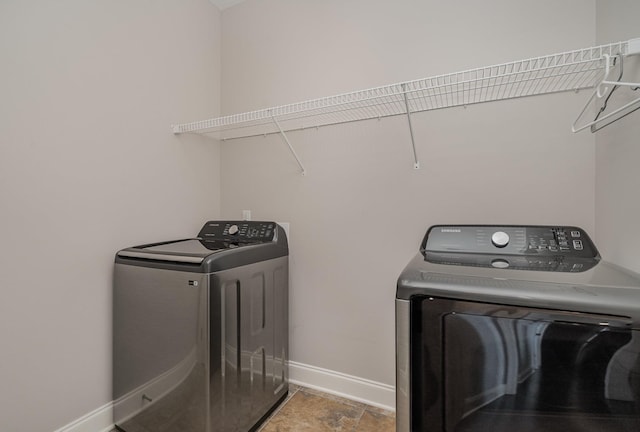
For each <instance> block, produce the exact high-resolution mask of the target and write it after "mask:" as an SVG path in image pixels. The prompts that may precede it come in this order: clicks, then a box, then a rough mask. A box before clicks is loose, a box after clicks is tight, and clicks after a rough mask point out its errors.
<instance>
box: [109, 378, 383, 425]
mask: <svg viewBox="0 0 640 432" xmlns="http://www.w3.org/2000/svg"><path fill="white" fill-rule="evenodd" d="M165 426H167V425H164V426H163V427H160V428H159V430H166V428H165ZM131 427H133V426H131ZM168 427H170V428H173V427H172V426H170V425H169V426H168ZM134 429H135V428H133V429H132V430H134ZM143 429H144V428H143ZM135 430H136V431H137V430H138V429H135ZM141 430H142V429H141ZM144 430H145V431H146V430H147V429H144ZM395 430H396V417H395V414H394V413H393V412H390V411H385V410H383V409H380V408H376V407H372V406H369V405H365V404H363V403H360V402H354V401H351V400H348V399H344V398H341V397H337V396H333V395H329V394H326V393H322V392H319V391H316V390H312V389H309V388H306V387H299V386H296V385H293V384H290V385H289V395H288V396H287V399H286V400H285V401H284V402H283V403H282V405H280V406H279V407H278V408H277V409H276V410H275V411H274V413H273V414H272V415H271V416H270V417H269V418H268V419H267V421H265V423H264V424H263V425H262V426H261V427H260V428H259V429H258V431H257V432H395ZM112 432H117V431H116V430H115V429H114V430H113V431H112Z"/></svg>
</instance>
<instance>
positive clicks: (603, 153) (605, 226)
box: [596, 0, 640, 272]
mask: <svg viewBox="0 0 640 432" xmlns="http://www.w3.org/2000/svg"><path fill="white" fill-rule="evenodd" d="M596 6H597V9H596V10H597V31H596V35H597V39H598V42H602V43H606V42H607V41H618V40H628V39H631V38H636V37H640V28H639V27H638V17H640V2H638V1H637V0H616V1H614V2H611V1H604V0H598V1H597V3H596ZM625 71H626V72H625V75H624V81H628V82H640V56H635V58H629V59H627V61H626V62H625ZM616 92H617V93H616V97H615V98H612V100H611V107H612V108H614V109H615V108H616V107H619V106H622V105H623V104H625V103H627V102H629V101H631V100H633V99H636V98H638V97H640V91H635V92H633V91H631V90H630V89H629V88H628V87H625V88H620V89H619V90H617V91H616ZM639 115H640V113H639V112H638V111H636V112H635V113H633V114H631V115H629V116H627V117H625V118H623V119H622V120H620V121H618V122H616V123H615V124H614V125H612V126H609V127H606V128H604V129H602V130H601V131H599V132H598V133H597V134H596V228H597V235H596V240H597V245H598V247H599V248H600V252H601V253H602V254H603V256H604V257H605V259H608V260H610V261H613V262H615V263H617V264H619V265H622V266H623V267H627V268H629V269H631V270H634V271H636V272H640V251H639V250H638V244H640V229H638V221H640V199H638V196H639V195H638V194H639V193H640V192H639V191H640V169H638V161H640V145H638V143H639V140H638V137H639V136H640V121H639V117H638V116H639Z"/></svg>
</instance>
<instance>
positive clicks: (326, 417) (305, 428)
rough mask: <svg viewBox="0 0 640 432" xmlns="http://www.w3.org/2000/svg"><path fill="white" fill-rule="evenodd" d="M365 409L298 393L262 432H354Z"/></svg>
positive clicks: (301, 392) (309, 394) (305, 393)
mask: <svg viewBox="0 0 640 432" xmlns="http://www.w3.org/2000/svg"><path fill="white" fill-rule="evenodd" d="M363 412H364V406H354V405H351V404H346V403H343V402H340V401H337V400H334V399H330V398H325V397H321V396H319V395H316V394H311V393H308V392H306V391H302V390H300V391H298V392H296V394H294V395H293V397H292V398H291V399H290V400H289V401H288V402H287V404H286V405H285V406H283V407H282V409H281V410H280V411H279V412H278V413H277V414H276V415H275V416H273V417H272V418H271V419H270V420H269V421H268V423H267V424H266V425H265V426H264V428H262V429H261V432H353V431H354V429H355V427H356V425H357V424H358V421H359V419H360V417H362V414H363Z"/></svg>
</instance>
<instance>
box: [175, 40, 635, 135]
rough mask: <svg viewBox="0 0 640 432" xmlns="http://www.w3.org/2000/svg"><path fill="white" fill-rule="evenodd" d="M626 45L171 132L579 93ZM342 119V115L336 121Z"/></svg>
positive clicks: (191, 125) (220, 129) (442, 77)
mask: <svg viewBox="0 0 640 432" xmlns="http://www.w3.org/2000/svg"><path fill="white" fill-rule="evenodd" d="M628 44H629V41H626V42H617V43H613V44H609V45H602V46H599V47H593V48H587V49H582V50H574V51H569V52H566V53H560V54H552V55H548V56H540V57H534V58H531V59H526V60H520V61H515V62H508V63H502V64H497V65H493V66H487V67H480V68H475V69H469V70H466V71H462V72H455V73H450V74H442V75H437V76H434V77H430V78H423V79H418V80H413V81H407V82H403V83H397V84H391V85H388V86H380V87H375V88H371V89H367V90H361V91H355V92H351V93H345V94H341V95H336V96H330V97H325V98H317V99H312V100H308V101H304V102H298V103H293V104H289V105H282V106H277V107H273V108H269V109H262V110H256V111H250V112H246V113H240V114H233V115H229V116H223V117H218V118H214V119H208V120H202V121H197V122H192V123H185V124H179V125H175V126H174V127H173V131H174V133H184V132H198V133H199V132H204V133H209V132H223V131H228V130H236V131H237V130H239V129H242V128H244V127H245V126H247V127H258V128H259V127H264V128H268V127H270V126H271V125H272V124H273V120H272V119H273V118H277V119H278V120H279V121H282V122H283V123H286V122H289V121H293V120H296V119H304V118H307V119H309V120H312V121H311V123H310V126H315V127H317V126H320V125H324V124H326V118H327V117H328V116H331V117H332V120H330V123H332V124H335V123H340V122H341V121H342V122H350V121H354V120H358V119H368V118H372V117H379V118H381V117H386V116H390V115H397V114H398V113H402V112H403V111H406V108H403V107H402V105H403V98H404V95H406V96H407V102H408V103H411V111H412V112H420V111H428V110H433V109H441V108H447V107H454V106H460V105H469V104H475V103H481V102H486V101H496V100H501V99H509V98H514V97H521V96H529V95H534V94H545V93H549V92H558V91H569V90H579V89H582V88H587V87H592V86H594V85H596V84H597V83H596V82H595V81H597V80H598V79H599V77H600V75H601V74H602V58H603V55H604V54H607V55H615V54H618V53H620V54H623V55H624V54H626V51H627V47H628ZM341 115H342V116H343V117H341V118H340V117H339V116H341ZM313 117H316V119H315V120H314V119H313ZM318 117H322V118H324V119H325V121H322V118H318ZM334 122H335V123H334ZM207 131H209V132H207Z"/></svg>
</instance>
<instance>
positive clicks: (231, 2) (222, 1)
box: [209, 0, 244, 10]
mask: <svg viewBox="0 0 640 432" xmlns="http://www.w3.org/2000/svg"><path fill="white" fill-rule="evenodd" d="M209 1H210V2H211V3H213V4H214V5H215V6H217V7H218V9H220V10H225V9H227V8H230V7H231V6H235V5H237V4H238V3H242V2H243V1H244V0H209Z"/></svg>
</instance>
